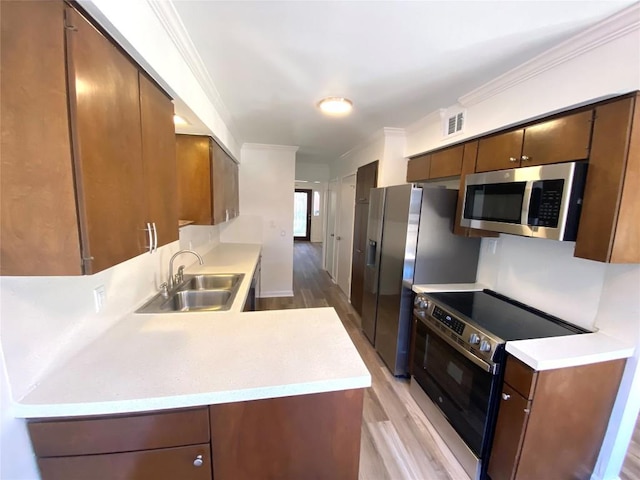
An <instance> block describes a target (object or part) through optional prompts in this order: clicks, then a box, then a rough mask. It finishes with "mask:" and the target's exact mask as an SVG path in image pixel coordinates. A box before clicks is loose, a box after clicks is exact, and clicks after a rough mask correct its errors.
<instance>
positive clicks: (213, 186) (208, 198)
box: [176, 135, 240, 225]
mask: <svg viewBox="0 0 640 480" xmlns="http://www.w3.org/2000/svg"><path fill="white" fill-rule="evenodd" d="M176 155H177V163H178V205H179V216H180V219H181V220H190V221H193V222H194V223H195V224H197V225H218V224H220V223H222V222H226V221H227V220H230V219H232V218H235V217H237V216H238V215H239V214H240V208H239V195H238V193H239V192H238V164H237V163H235V162H234V161H233V159H232V158H231V157H230V156H229V155H228V154H227V152H225V151H224V150H223V149H222V147H220V145H218V144H217V143H216V142H215V141H214V140H213V139H212V138H211V137H208V136H203V135H176Z"/></svg>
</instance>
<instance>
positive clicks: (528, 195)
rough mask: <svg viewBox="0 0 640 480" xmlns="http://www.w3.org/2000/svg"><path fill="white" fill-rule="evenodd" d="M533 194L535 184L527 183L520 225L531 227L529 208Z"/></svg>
mask: <svg viewBox="0 0 640 480" xmlns="http://www.w3.org/2000/svg"><path fill="white" fill-rule="evenodd" d="M532 192H533V182H527V186H526V187H525V188H524V198H523V199H522V211H521V212H520V225H529V207H530V205H531V194H532Z"/></svg>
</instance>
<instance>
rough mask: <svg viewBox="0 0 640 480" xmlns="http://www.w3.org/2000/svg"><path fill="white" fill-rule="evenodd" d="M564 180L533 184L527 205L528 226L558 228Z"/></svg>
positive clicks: (542, 181) (541, 181) (543, 181)
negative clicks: (529, 201)
mask: <svg viewBox="0 0 640 480" xmlns="http://www.w3.org/2000/svg"><path fill="white" fill-rule="evenodd" d="M563 189H564V180H561V179H559V180H540V181H537V182H534V183H533V189H532V191H531V203H530V205H529V222H528V223H529V225H533V226H537V227H551V228H557V227H558V219H559V218H560V206H561V204H562V192H563Z"/></svg>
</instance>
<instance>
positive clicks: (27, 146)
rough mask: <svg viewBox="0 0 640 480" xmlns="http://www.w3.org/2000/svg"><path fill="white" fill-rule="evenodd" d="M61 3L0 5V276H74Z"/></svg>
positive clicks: (78, 270)
mask: <svg viewBox="0 0 640 480" xmlns="http://www.w3.org/2000/svg"><path fill="white" fill-rule="evenodd" d="M63 18H64V3H62V2H61V1H60V2H55V1H51V2H0V22H1V26H0V35H1V38H0V64H1V69H2V82H0V96H1V97H2V102H0V129H1V131H2V135H1V137H0V138H1V139H0V142H1V143H0V151H1V152H2V155H0V162H1V164H0V170H1V171H2V175H0V222H1V225H0V252H1V256H0V273H1V274H2V275H80V274H82V273H83V272H82V265H81V262H80V256H81V254H80V236H79V232H78V220H77V210H76V199H75V183H74V172H73V162H72V157H71V138H70V134H69V125H68V122H67V121H66V119H68V118H69V110H68V104H67V86H66V67H65V52H64V49H65V44H64V30H63Z"/></svg>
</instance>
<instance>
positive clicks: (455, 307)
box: [427, 290, 589, 341]
mask: <svg viewBox="0 0 640 480" xmlns="http://www.w3.org/2000/svg"><path fill="white" fill-rule="evenodd" d="M427 296H428V297H430V298H432V299H433V300H435V301H436V302H437V303H438V304H439V305H440V306H441V307H442V308H444V309H447V310H449V311H450V312H451V313H453V314H454V315H456V314H461V315H459V316H461V320H471V321H473V322H474V323H476V324H477V325H479V326H480V327H482V328H484V329H485V330H486V331H487V332H490V333H492V334H494V335H495V336H497V337H499V338H501V339H502V340H505V341H510V340H525V339H529V338H544V337H560V336H563V335H574V334H579V333H589V331H588V330H584V329H582V328H580V327H576V326H575V325H571V324H570V323H567V322H565V321H563V320H561V319H559V318H557V317H554V316H552V315H549V314H547V313H544V312H542V311H540V310H536V309H534V308H532V307H529V306H527V305H524V304H522V303H520V302H517V301H516V300H513V299H511V298H508V297H505V296H503V295H500V294H499V293H496V292H494V291H492V290H483V291H482V292H444V293H429V294H427ZM465 317H466V318H465Z"/></svg>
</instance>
